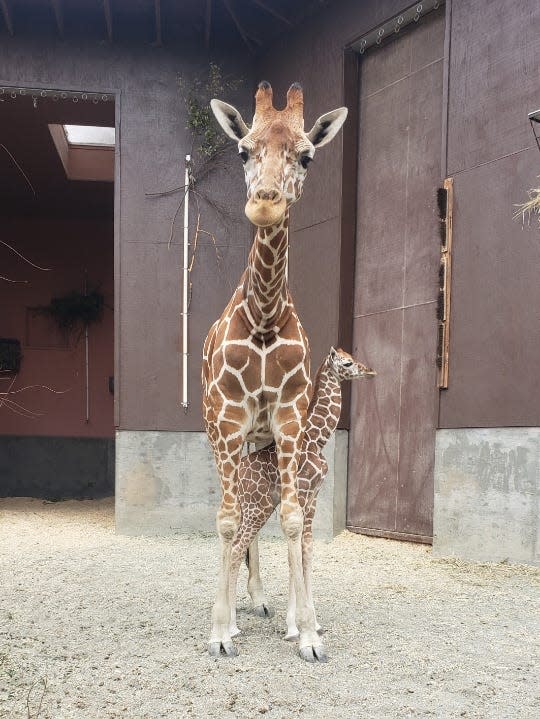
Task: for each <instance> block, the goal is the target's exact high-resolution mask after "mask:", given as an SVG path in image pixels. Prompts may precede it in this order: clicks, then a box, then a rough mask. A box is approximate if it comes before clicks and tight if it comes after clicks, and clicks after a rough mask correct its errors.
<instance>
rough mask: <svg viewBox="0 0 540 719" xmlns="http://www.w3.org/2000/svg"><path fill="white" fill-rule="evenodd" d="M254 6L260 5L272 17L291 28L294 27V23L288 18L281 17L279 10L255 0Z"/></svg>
mask: <svg viewBox="0 0 540 719" xmlns="http://www.w3.org/2000/svg"><path fill="white" fill-rule="evenodd" d="M253 4H254V5H258V6H259V7H260V8H262V9H263V10H266V12H267V13H270V15H273V16H274V17H275V18H277V19H278V20H280V21H281V22H282V23H284V24H285V25H288V26H289V27H293V23H292V22H291V21H290V20H289V19H288V18H286V17H285V16H284V15H281V14H280V13H278V12H277V10H274V8H273V7H270V6H269V5H267V4H266V3H265V2H262V1H261V0H253Z"/></svg>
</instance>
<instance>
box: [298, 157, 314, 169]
mask: <svg viewBox="0 0 540 719" xmlns="http://www.w3.org/2000/svg"><path fill="white" fill-rule="evenodd" d="M312 161H313V158H312V157H310V156H309V155H302V157H301V158H300V164H301V165H302V167H303V168H304V170H307V166H308V165H309V163H310V162H312Z"/></svg>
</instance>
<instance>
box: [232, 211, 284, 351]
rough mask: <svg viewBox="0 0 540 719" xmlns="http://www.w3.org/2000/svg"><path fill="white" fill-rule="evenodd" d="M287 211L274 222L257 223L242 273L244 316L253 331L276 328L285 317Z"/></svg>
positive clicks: (270, 330)
mask: <svg viewBox="0 0 540 719" xmlns="http://www.w3.org/2000/svg"><path fill="white" fill-rule="evenodd" d="M288 224H289V217H288V214H286V215H285V217H284V218H283V219H282V220H281V222H279V223H278V224H277V225H272V226H270V227H259V228H258V229H257V234H256V236H255V240H254V242H253V245H252V247H251V251H250V253H249V262H248V267H247V270H246V272H245V275H244V302H245V305H246V308H245V309H246V316H247V318H248V321H249V323H250V325H252V327H253V330H254V334H257V335H259V336H261V337H264V336H265V335H267V334H269V333H272V332H275V331H276V329H277V331H279V329H280V328H281V327H282V326H283V324H284V319H285V318H288V314H289V312H288V311H289V308H292V305H291V303H290V300H289V292H288V288H287V248H288Z"/></svg>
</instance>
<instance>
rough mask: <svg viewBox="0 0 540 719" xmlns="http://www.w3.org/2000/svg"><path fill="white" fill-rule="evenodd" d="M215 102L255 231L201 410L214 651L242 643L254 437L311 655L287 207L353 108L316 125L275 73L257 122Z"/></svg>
mask: <svg viewBox="0 0 540 719" xmlns="http://www.w3.org/2000/svg"><path fill="white" fill-rule="evenodd" d="M211 106H212V110H213V112H214V115H215V116H216V119H217V121H218V122H219V124H220V125H221V127H222V128H223V130H224V131H225V133H226V134H227V135H228V136H229V137H230V138H231V139H233V140H236V141H237V142H238V151H239V154H240V158H241V160H242V162H243V163H244V169H245V176H246V184H247V203H246V207H245V212H246V215H247V217H248V219H249V220H250V221H251V222H252V223H253V224H254V225H255V226H256V228H257V232H256V236H255V240H254V242H253V246H252V248H251V251H250V254H249V260H248V266H247V268H246V270H245V271H244V274H243V275H242V278H241V280H240V284H239V286H238V287H237V288H236V291H235V292H234V294H233V296H232V298H231V300H230V301H229V304H228V305H227V307H226V308H225V311H224V312H223V314H222V315H221V317H220V318H219V320H217V322H215V323H214V324H213V325H212V327H211V328H210V331H209V333H208V336H207V338H206V341H205V343H204V352H203V365H202V382H203V411H204V419H205V425H206V431H207V434H208V437H209V439H210V443H211V445H212V449H213V451H214V457H215V460H216V464H217V469H218V473H219V476H220V480H221V490H222V496H221V505H220V508H219V510H218V513H217V520H216V524H217V530H218V534H219V536H220V539H221V564H220V576H219V584H218V592H217V598H216V602H215V604H214V607H213V610H212V631H211V635H210V641H209V652H210V654H211V655H212V656H219V655H220V653H224V654H226V655H227V656H235V655H236V654H237V650H236V648H235V646H234V644H233V642H232V639H231V636H230V631H229V623H230V616H231V611H230V605H229V585H230V579H231V548H232V542H233V540H234V537H235V535H236V531H237V529H238V526H239V524H240V517H241V510H240V505H239V502H238V496H237V494H238V467H239V464H240V460H241V456H242V449H243V446H244V443H245V442H246V441H249V442H262V441H271V440H274V441H275V443H276V451H277V456H278V466H279V473H280V478H281V505H280V519H281V526H282V529H283V532H284V534H285V536H286V538H287V544H288V555H289V566H290V575H291V577H292V578H293V581H294V587H295V591H296V599H297V610H296V615H297V624H298V628H299V632H300V654H301V656H302V657H303V658H304V659H307V660H309V661H313V660H314V658H324V649H323V645H322V640H321V638H320V637H319V635H318V634H317V632H316V621H315V613H314V611H313V610H312V609H311V608H310V607H309V605H308V601H307V596H306V591H305V586H304V582H303V576H302V549H301V537H302V528H303V515H302V510H301V508H300V505H299V503H298V496H297V492H296V472H297V468H298V461H299V458H300V451H301V446H302V441H303V436H304V429H305V425H306V415H307V408H308V405H309V400H310V390H311V382H310V378H309V373H310V367H309V360H310V358H309V344H308V340H307V337H306V335H305V333H304V330H303V328H302V325H301V324H300V320H299V319H298V316H297V314H296V311H295V309H294V305H293V301H292V298H291V296H290V293H289V290H288V287H287V273H286V268H287V246H288V224H289V207H290V206H291V205H292V204H293V203H294V202H296V201H297V200H298V198H299V197H300V195H301V194H302V186H303V183H304V179H305V176H306V171H307V167H308V164H309V163H310V161H311V160H312V159H313V155H314V153H315V149H316V148H318V147H322V146H323V145H325V144H326V143H328V142H330V140H331V139H332V138H333V137H334V136H335V135H336V133H337V132H338V131H339V129H340V127H341V125H342V124H343V122H344V121H345V118H346V116H347V109H346V108H339V109H337V110H333V111H332V112H329V113H327V114H325V115H322V116H321V117H320V118H319V119H318V120H317V121H316V123H315V125H314V126H313V128H312V129H311V130H310V132H308V133H306V132H304V113H303V110H304V101H303V93H302V88H301V87H300V85H298V84H293V85H291V87H290V88H289V91H288V93H287V106H286V107H285V108H284V109H283V110H276V109H275V108H274V106H273V103H272V88H271V87H270V85H269V83H267V82H261V83H260V84H259V87H258V89H257V92H256V95H255V115H254V117H253V123H252V126H251V128H248V126H247V125H246V123H245V122H244V120H243V119H242V116H241V115H240V113H239V112H238V110H237V109H236V108H234V107H232V105H228V104H227V103H225V102H221V101H220V100H212V102H211Z"/></svg>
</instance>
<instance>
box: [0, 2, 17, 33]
mask: <svg viewBox="0 0 540 719" xmlns="http://www.w3.org/2000/svg"><path fill="white" fill-rule="evenodd" d="M0 7H1V8H2V15H3V16H4V22H5V23H6V27H7V31H8V32H9V34H10V35H11V37H13V35H14V34H15V33H14V31H13V20H12V18H11V11H10V9H9V5H8V3H7V0H0Z"/></svg>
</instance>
